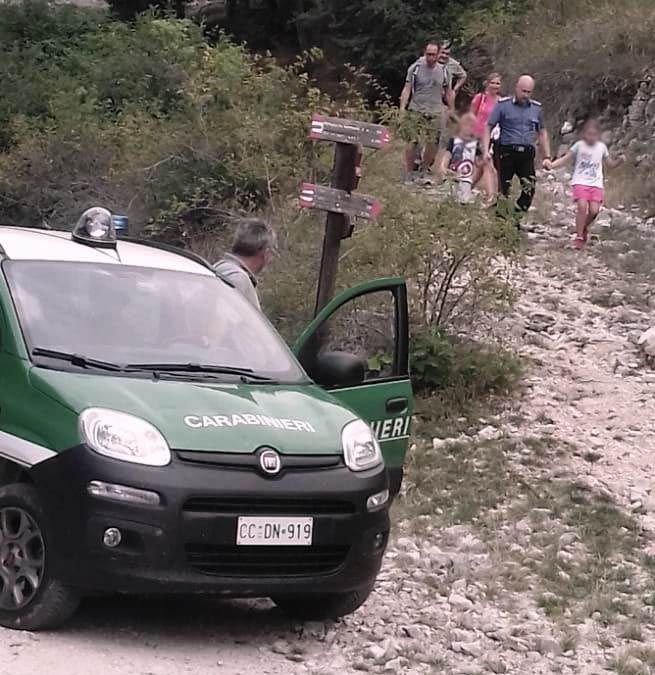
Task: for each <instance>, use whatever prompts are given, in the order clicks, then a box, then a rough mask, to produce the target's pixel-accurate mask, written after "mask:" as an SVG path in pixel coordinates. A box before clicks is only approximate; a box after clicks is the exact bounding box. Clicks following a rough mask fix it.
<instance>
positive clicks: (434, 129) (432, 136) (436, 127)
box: [400, 110, 443, 145]
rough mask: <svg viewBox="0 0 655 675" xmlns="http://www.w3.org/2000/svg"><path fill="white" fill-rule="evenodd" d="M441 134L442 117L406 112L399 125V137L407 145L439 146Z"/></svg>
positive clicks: (439, 114) (414, 111)
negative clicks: (432, 144)
mask: <svg viewBox="0 0 655 675" xmlns="http://www.w3.org/2000/svg"><path fill="white" fill-rule="evenodd" d="M442 133H443V115H442V114H441V113H435V114H434V115H428V114H426V113H421V112H416V110H408V111H406V112H405V115H404V117H403V118H402V121H401V123H400V137H401V138H402V139H403V140H404V141H406V142H407V143H417V144H420V145H424V144H426V143H434V144H435V145H439V142H440V140H441V134H442Z"/></svg>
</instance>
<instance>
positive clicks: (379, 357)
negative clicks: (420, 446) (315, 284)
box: [294, 278, 414, 495]
mask: <svg viewBox="0 0 655 675" xmlns="http://www.w3.org/2000/svg"><path fill="white" fill-rule="evenodd" d="M294 351H295V353H296V356H297V357H298V359H299V360H300V362H301V363H302V365H303V366H304V368H305V369H306V370H307V372H308V374H309V375H310V377H312V379H313V380H314V381H315V382H316V383H317V384H319V385H321V386H323V387H324V388H326V389H328V390H329V391H330V393H331V394H332V395H333V396H335V397H336V398H338V399H339V400H340V401H341V402H342V403H343V404H344V405H346V406H348V407H349V408H350V409H351V410H353V411H354V412H355V413H356V414H357V415H358V416H359V417H361V418H362V419H364V420H365V421H367V422H368V423H369V424H370V425H371V427H372V429H373V431H374V432H375V435H376V436H377V438H378V441H379V442H380V447H381V449H382V454H383V455H384V460H385V463H386V466H387V469H388V470H389V480H390V484H391V491H392V494H393V495H395V494H397V493H398V490H399V489H400V485H401V482H402V475H403V464H404V461H405V454H406V452H407V447H408V443H409V434H410V425H411V419H412V414H413V412H414V397H413V393H412V385H411V382H410V379H409V322H408V311H407V287H406V285H405V280H404V279H402V278H389V279H378V280H375V281H369V282H367V283H364V284H360V285H358V286H355V287H353V288H350V289H348V290H346V291H344V292H343V293H340V294H339V295H337V297H335V298H334V299H333V300H332V301H331V302H330V303H329V304H328V305H327V306H326V307H325V308H324V309H323V310H322V311H321V312H320V313H319V315H318V316H317V317H316V318H315V319H314V320H313V321H312V322H311V323H310V324H309V326H308V327H307V328H306V329H305V331H304V332H303V333H302V335H301V336H300V337H299V338H298V341H297V342H296V344H295V347H294Z"/></svg>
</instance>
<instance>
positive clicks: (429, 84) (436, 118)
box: [400, 42, 450, 177]
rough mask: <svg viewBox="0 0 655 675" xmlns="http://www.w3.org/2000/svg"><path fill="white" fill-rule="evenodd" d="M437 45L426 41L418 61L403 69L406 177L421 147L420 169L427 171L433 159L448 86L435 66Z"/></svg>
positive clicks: (442, 69)
mask: <svg viewBox="0 0 655 675" xmlns="http://www.w3.org/2000/svg"><path fill="white" fill-rule="evenodd" d="M440 49H441V47H440V45H439V44H438V43H437V42H430V43H429V44H428V45H426V47H425V52H424V54H423V56H421V58H419V59H418V60H417V61H415V62H414V63H412V65H411V66H410V67H409V68H408V70H407V77H406V78H405V86H404V87H403V90H402V92H401V94H400V114H401V116H403V124H402V133H403V136H404V139H405V140H406V141H407V142H408V143H409V145H408V146H407V149H406V151H405V169H406V172H407V176H408V177H410V176H411V175H412V173H413V171H414V165H415V162H416V160H417V157H418V153H419V148H420V147H421V146H423V148H424V150H423V161H422V168H423V170H424V171H427V170H429V169H430V167H431V166H432V164H434V160H435V158H436V156H437V151H438V148H439V141H440V138H441V133H442V130H443V123H444V119H445V115H446V114H447V110H446V103H445V101H447V100H448V97H449V96H450V83H449V82H448V77H447V73H446V69H445V68H444V66H443V65H442V64H440V63H439V52H440Z"/></svg>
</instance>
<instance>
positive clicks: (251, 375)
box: [127, 363, 273, 382]
mask: <svg viewBox="0 0 655 675" xmlns="http://www.w3.org/2000/svg"><path fill="white" fill-rule="evenodd" d="M127 367H128V368H135V369H138V370H152V371H154V372H160V373H211V374H218V375H236V376H238V377H241V378H243V379H244V380H257V381H258V382H273V378H272V377H267V376H266V375H259V374H257V373H255V371H254V370H252V368H236V367H234V366H219V365H214V364H211V363H130V364H129V365H128V366H127Z"/></svg>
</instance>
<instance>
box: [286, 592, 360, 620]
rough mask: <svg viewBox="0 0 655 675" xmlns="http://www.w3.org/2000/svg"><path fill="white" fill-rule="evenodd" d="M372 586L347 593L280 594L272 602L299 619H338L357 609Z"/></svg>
mask: <svg viewBox="0 0 655 675" xmlns="http://www.w3.org/2000/svg"><path fill="white" fill-rule="evenodd" d="M372 591H373V586H368V587H366V588H363V589H360V590H357V591H349V592H347V593H326V594H318V593H317V594H307V595H280V596H276V597H274V598H273V602H274V603H275V604H276V605H277V606H278V607H279V608H280V609H281V610H282V611H283V612H285V613H286V614H288V615H289V616H291V617H292V618H294V619H300V620H301V621H326V620H329V619H339V618H340V617H342V616H347V615H348V614H352V613H353V612H354V611H356V610H357V609H359V608H360V607H361V606H362V605H363V604H364V603H365V602H366V601H367V600H368V597H369V596H370V595H371V592H372Z"/></svg>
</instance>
